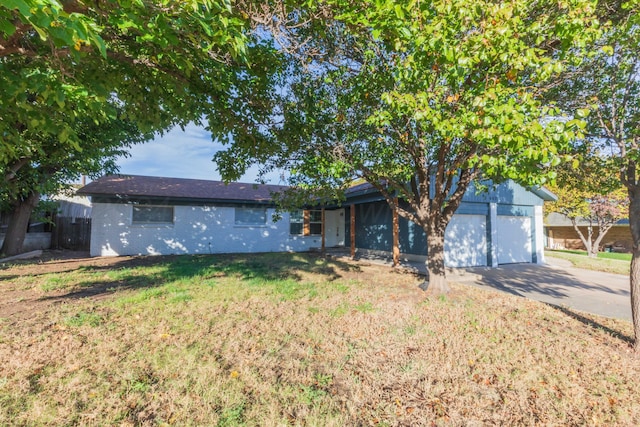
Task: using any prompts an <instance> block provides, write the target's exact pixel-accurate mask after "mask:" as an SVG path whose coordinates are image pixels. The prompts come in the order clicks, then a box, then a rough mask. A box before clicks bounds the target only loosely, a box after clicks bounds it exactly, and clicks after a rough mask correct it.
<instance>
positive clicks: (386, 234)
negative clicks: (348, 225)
mask: <svg viewBox="0 0 640 427" xmlns="http://www.w3.org/2000/svg"><path fill="white" fill-rule="evenodd" d="M355 209H356V228H357V231H356V246H357V247H358V248H362V249H373V250H378V251H391V250H392V249H393V231H392V215H391V209H389V205H387V202H373V203H364V204H360V205H355Z"/></svg>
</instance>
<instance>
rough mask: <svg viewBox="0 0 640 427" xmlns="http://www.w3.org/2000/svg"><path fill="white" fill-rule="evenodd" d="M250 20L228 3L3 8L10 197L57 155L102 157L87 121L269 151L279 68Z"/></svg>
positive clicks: (59, 2) (41, 0) (36, 0)
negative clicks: (92, 145) (197, 131)
mask: <svg viewBox="0 0 640 427" xmlns="http://www.w3.org/2000/svg"><path fill="white" fill-rule="evenodd" d="M245 6H247V5H245ZM249 21H250V17H249V16H248V15H247V14H246V13H245V12H244V11H243V10H239V9H238V8H235V7H233V6H232V4H231V3H230V2H228V1H224V0H187V1H179V2H178V1H176V2H167V1H164V0H139V1H124V0H106V1H99V2H93V1H84V0H9V1H4V2H2V4H0V173H1V174H2V175H3V177H4V180H3V186H4V188H2V189H0V190H2V191H1V192H3V193H10V192H11V191H13V190H12V188H10V187H12V186H13V185H14V184H15V183H16V179H17V178H19V177H26V176H30V175H31V173H33V170H31V169H32V166H33V165H40V164H41V163H42V159H43V158H45V157H46V155H47V154H49V153H50V152H51V150H52V149H53V147H55V150H56V153H62V152H66V153H67V154H69V156H83V157H87V156H90V155H100V151H99V150H93V151H92V150H87V147H83V144H85V141H86V137H85V135H84V134H83V132H81V131H80V130H81V129H83V125H82V124H83V123H88V122H93V123H95V124H96V125H105V124H109V123H112V122H113V121H114V120H120V119H122V120H128V121H130V122H132V123H135V124H136V127H137V128H138V129H140V131H142V132H162V131H164V130H166V129H168V128H170V127H173V126H176V125H181V126H183V125H185V124H187V123H189V122H196V123H199V124H206V125H207V126H208V128H209V129H210V130H211V132H212V133H213V134H214V137H220V138H222V139H229V138H232V139H234V140H238V141H245V142H246V143H248V144H252V143H256V142H259V140H260V132H258V131H257V129H259V128H260V127H261V126H263V125H264V124H265V123H266V122H267V120H268V118H269V117H270V116H269V115H270V113H271V110H272V109H271V106H270V103H271V91H270V90H269V88H270V87H271V86H272V85H273V83H274V80H273V78H272V77H273V76H277V74H278V70H279V60H278V58H277V56H275V55H276V50H275V49H274V48H273V46H272V44H273V43H272V41H271V40H268V39H265V38H261V37H259V36H256V37H251V33H250V32H249V30H250V22H249ZM57 150H59V151H57ZM65 150H66V151H65ZM52 157H55V158H56V159H58V160H59V161H61V162H62V165H64V162H65V161H67V160H69V159H67V160H64V159H62V158H61V157H60V156H59V155H57V154H56V155H55V156H52ZM86 160H87V161H90V160H91V159H86ZM69 161H71V160H69ZM39 167H40V168H41V169H42V166H39ZM23 168H31V169H30V170H29V173H25V174H22V175H19V172H20V170H21V169H23ZM56 169H60V167H57V168H56ZM27 193H28V194H31V193H30V192H27ZM23 197H24V196H23ZM32 198H33V197H32ZM25 200H27V199H25ZM31 204H32V203H31ZM10 227H11V225H10ZM20 227H21V226H20ZM21 228H22V227H21Z"/></svg>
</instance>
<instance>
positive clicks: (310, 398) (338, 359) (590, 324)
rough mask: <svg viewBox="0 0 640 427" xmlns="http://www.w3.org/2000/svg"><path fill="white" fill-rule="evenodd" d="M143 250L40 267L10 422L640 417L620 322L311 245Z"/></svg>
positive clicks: (1, 353)
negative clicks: (426, 278) (112, 259)
mask: <svg viewBox="0 0 640 427" xmlns="http://www.w3.org/2000/svg"><path fill="white" fill-rule="evenodd" d="M145 263H146V264H145V265H138V266H136V265H135V263H133V264H132V265H130V266H129V265H125V264H123V263H122V262H121V263H120V264H118V265H116V266H114V267H113V268H107V267H105V266H100V267H95V266H94V267H87V268H81V269H79V270H75V271H73V272H66V273H59V272H58V273H53V274H55V277H61V279H60V280H55V282H56V285H55V287H54V288H55V289H51V288H48V287H47V286H45V284H46V283H52V281H51V279H52V277H53V276H52V275H51V274H41V275H35V276H31V277H30V278H29V282H30V285H29V292H31V293H33V294H37V295H38V298H39V299H40V300H42V301H49V302H51V303H50V304H48V305H41V306H39V307H40V310H39V311H35V310H34V311H32V312H31V316H29V317H27V318H24V317H20V316H17V315H15V316H14V315H9V316H7V317H5V318H4V320H3V321H2V322H1V323H0V326H1V328H2V329H1V332H0V358H1V359H2V360H3V361H4V363H3V365H2V366H1V367H0V424H14V425H21V424H26V425H31V424H39V425H63V424H97V425H105V424H110V425H173V424H176V425H185V424H186V425H218V426H231V425H323V426H324V425H328V426H330V425H336V426H338V425H339V426H342V425H434V424H435V425H485V424H489V425H491V424H500V425H531V424H551V425H553V424H555V425H583V424H589V425H598V424H600V425H616V424H617V425H634V424H638V423H640V408H639V407H638V406H637V405H636V402H637V400H638V397H640V385H638V382H637V381H636V379H637V378H638V375H639V374H640V368H639V367H638V359H637V358H636V357H635V356H633V354H631V353H630V351H629V345H628V342H627V341H626V338H625V337H628V336H629V335H630V334H631V327H630V325H629V324H628V323H626V322H623V321H617V320H610V319H602V318H596V317H591V316H587V318H586V319H585V318H582V317H579V316H572V315H571V313H568V312H567V311H566V310H565V311H563V310H559V309H556V308H553V307H551V306H548V305H544V304H541V303H537V302H532V301H527V300H525V299H521V298H517V297H513V296H510V295H506V294H500V293H496V292H491V291H486V290H481V289H476V288H472V287H466V286H463V285H456V284H454V285H453V292H452V293H451V294H450V295H448V296H446V297H442V298H433V297H426V295H425V294H424V293H423V292H422V291H421V290H419V289H418V288H417V287H416V285H417V284H418V283H419V282H420V278H417V277H415V276H413V275H411V274H407V273H401V272H395V271H393V270H390V269H388V268H387V267H384V266H377V265H367V264H365V263H351V262H344V261H336V260H327V259H324V258H321V257H318V256H313V255H300V254H265V255H248V256H234V257H222V256H202V257H172V258H157V259H154V260H153V262H152V263H150V262H148V261H145ZM17 268H18V267H17ZM22 268H25V267H24V266H21V267H19V268H18V270H14V271H13V272H11V271H9V272H6V271H5V272H3V273H6V274H10V273H11V274H10V275H9V276H8V277H12V278H10V279H8V280H5V281H4V282H3V283H2V284H0V290H1V291H2V294H0V297H1V296H3V295H5V292H7V293H8V295H11V297H12V298H14V297H15V295H16V294H15V292H17V291H16V289H17V288H24V287H25V283H24V279H23V278H21V277H25V276H24V275H22V274H20V273H21V272H23V271H26V270H20V269H22ZM12 292H13V293H12ZM30 298H31V297H30V296H28V297H27V298H26V299H25V300H24V301H25V303H28V304H29V305H28V307H34V305H33V303H32V302H29V301H32V298H31V299H30ZM47 298H48V299H47ZM14 304H18V305H19V304H20V303H19V302H18V303H14Z"/></svg>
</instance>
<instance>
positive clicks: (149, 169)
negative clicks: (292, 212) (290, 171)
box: [118, 124, 282, 184]
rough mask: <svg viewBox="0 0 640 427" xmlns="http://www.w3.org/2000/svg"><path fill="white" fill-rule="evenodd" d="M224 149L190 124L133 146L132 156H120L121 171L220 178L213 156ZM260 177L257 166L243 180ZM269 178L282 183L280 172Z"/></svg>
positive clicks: (167, 175) (252, 180)
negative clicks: (183, 128)
mask: <svg viewBox="0 0 640 427" xmlns="http://www.w3.org/2000/svg"><path fill="white" fill-rule="evenodd" d="M222 149H224V147H223V146H222V144H220V143H219V142H214V141H212V140H211V134H210V133H209V132H207V131H206V130H205V129H204V128H202V127H199V126H196V125H195V124H190V125H188V126H187V127H186V128H185V130H184V131H183V130H182V129H180V127H176V128H174V129H172V130H171V131H169V132H167V133H166V134H164V135H163V136H158V137H156V138H155V139H154V140H153V141H150V142H147V143H145V144H138V145H135V146H133V147H132V148H131V149H130V150H129V153H130V156H129V157H121V158H119V159H118V165H119V166H120V173H122V174H130V175H147V176H164V177H172V178H193V179H209V180H220V179H221V177H220V173H219V172H218V171H217V169H216V164H215V163H214V162H213V161H212V159H213V156H214V154H215V153H216V152H217V151H220V150H222ZM257 176H258V167H257V166H254V167H251V168H249V170H248V171H247V173H246V174H245V175H244V176H243V177H242V179H241V180H240V181H242V182H255V181H256V179H257ZM266 179H267V182H269V183H272V184H282V182H281V180H280V173H272V174H269V175H267V176H266Z"/></svg>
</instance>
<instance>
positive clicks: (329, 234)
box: [78, 175, 554, 267]
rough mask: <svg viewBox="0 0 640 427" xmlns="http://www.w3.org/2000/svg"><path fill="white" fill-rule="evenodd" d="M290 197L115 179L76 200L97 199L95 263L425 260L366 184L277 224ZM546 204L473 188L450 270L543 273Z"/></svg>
mask: <svg viewBox="0 0 640 427" xmlns="http://www.w3.org/2000/svg"><path fill="white" fill-rule="evenodd" d="M285 188H286V187H282V186H274V185H257V184H242V183H231V184H228V185H225V184H224V183H222V182H217V181H203V180H192V179H177V178H158V177H144V176H125V175H115V176H107V177H103V178H100V179H98V180H96V181H93V182H91V183H90V184H88V185H86V186H85V187H83V188H82V189H80V190H79V191H78V193H79V194H82V195H87V196H91V199H92V229H91V255H93V256H101V255H102V256H115V255H136V254H186V253H192V254H196V253H233V252H280V251H306V250H309V249H313V248H318V249H320V248H323V247H346V248H350V249H351V251H352V254H355V253H356V252H358V253H361V254H366V253H375V254H392V253H394V252H396V253H397V252H398V251H399V253H400V254H401V256H402V257H404V258H407V259H413V258H415V259H424V257H425V255H426V241H425V237H424V232H423V231H422V229H421V228H420V227H418V226H416V225H415V224H413V223H412V222H410V221H407V220H404V219H403V218H399V219H398V220H397V221H396V222H394V220H393V214H392V212H391V210H390V209H389V207H388V205H387V204H386V202H384V200H383V198H382V197H381V195H380V194H379V193H378V192H377V191H375V190H374V189H373V188H372V187H371V186H369V185H367V184H363V185H360V186H357V187H354V188H352V189H350V190H349V191H348V192H347V199H346V201H344V202H342V203H341V205H339V206H338V205H335V206H328V207H326V208H324V209H310V210H303V211H297V212H293V213H283V214H282V217H281V218H280V219H279V220H278V221H273V219H272V215H273V214H274V213H275V206H274V204H273V202H272V200H271V193H272V192H278V191H282V190H284V189H285ZM544 200H554V196H553V195H552V194H551V193H549V192H548V191H546V190H544V189H538V190H533V191H527V190H526V189H524V188H523V187H521V186H519V185H517V184H515V183H513V182H511V181H508V182H506V183H503V184H501V185H498V186H497V187H496V188H495V189H492V190H490V191H488V192H476V190H475V189H474V188H471V189H470V190H469V191H468V192H467V194H466V195H465V197H464V199H463V202H462V204H461V206H460V208H459V209H458V213H457V214H456V215H454V217H453V219H452V220H451V223H450V224H449V227H448V228H447V233H446V241H445V259H446V263H447V265H448V266H451V267H467V266H486V265H489V266H496V265H498V264H503V263H514V262H537V263H542V262H543V261H544V252H543V246H544V245H543V227H542V220H543V217H542V204H543V201H544ZM394 223H395V224H397V226H396V227H394ZM394 235H395V236H396V238H395V239H394ZM394 241H396V242H397V248H396V251H394Z"/></svg>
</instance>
